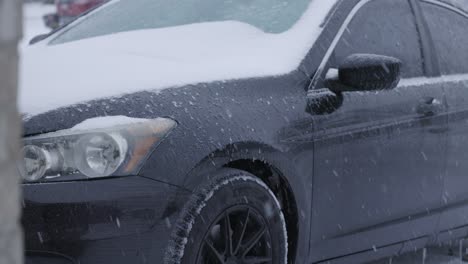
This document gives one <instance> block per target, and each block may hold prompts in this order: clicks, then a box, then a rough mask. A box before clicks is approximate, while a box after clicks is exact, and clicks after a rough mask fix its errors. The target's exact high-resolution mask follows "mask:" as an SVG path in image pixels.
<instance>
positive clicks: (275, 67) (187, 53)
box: [19, 0, 337, 116]
mask: <svg viewBox="0 0 468 264" xmlns="http://www.w3.org/2000/svg"><path fill="white" fill-rule="evenodd" d="M336 1H337V0H312V1H311V3H310V4H309V7H308V8H307V10H305V13H304V14H303V15H302V17H301V18H300V19H299V21H298V22H297V23H295V24H294V25H293V26H292V27H291V28H290V29H289V30H287V31H285V32H282V33H279V34H274V33H266V32H264V31H262V30H261V29H259V28H256V27H254V26H252V25H250V24H247V23H245V22H239V21H218V22H203V23H195V24H188V25H182V26H175V27H166V28H157V29H143V30H134V31H128V32H122V33H116V34H109V35H104V36H101V37H94V38H88V39H84V40H79V41H72V42H68V43H64V44H60V45H46V44H39V45H34V46H31V47H30V48H28V49H25V51H24V52H23V56H22V57H23V59H22V62H21V67H22V69H21V73H22V76H21V85H20V96H19V106H20V110H21V111H22V112H23V113H27V114H28V115H30V116H32V115H37V114H40V113H44V112H46V111H49V110H53V109H56V108H59V107H65V106H69V105H73V104H77V103H80V102H86V101H90V100H93V99H99V98H107V97H115V96H119V95H122V94H128V93H133V92H138V91H143V90H151V91H158V90H162V89H166V88H170V87H178V86H183V85H188V84H197V83H205V82H213V81H225V80H233V79H243V78H255V77H267V76H276V75H283V74H287V73H289V72H291V71H294V70H295V69H297V67H298V66H299V64H300V63H301V61H302V60H303V59H304V57H305V55H306V54H307V52H308V51H309V50H310V48H311V47H312V46H313V44H314V42H315V41H316V40H317V38H318V36H319V35H320V33H321V31H322V28H321V24H322V22H323V21H324V19H325V17H326V15H327V14H328V12H329V11H330V9H331V8H332V7H333V6H334V5H335V3H336ZM51 95H54V96H51Z"/></svg>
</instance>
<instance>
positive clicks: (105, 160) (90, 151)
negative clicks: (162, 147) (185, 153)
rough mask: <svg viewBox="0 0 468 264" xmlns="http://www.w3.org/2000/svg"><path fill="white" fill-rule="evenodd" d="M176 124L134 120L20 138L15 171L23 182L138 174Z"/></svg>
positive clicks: (164, 120) (173, 122) (161, 120)
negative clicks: (19, 156) (120, 123)
mask: <svg viewBox="0 0 468 264" xmlns="http://www.w3.org/2000/svg"><path fill="white" fill-rule="evenodd" d="M175 126H176V122H175V121H173V120H171V119H167V118H157V119H150V120H145V119H138V121H137V122H132V123H131V124H127V125H114V126H110V127H106V128H99V129H84V130H78V129H68V130H63V131H58V132H53V133H48V134H44V135H40V136H34V137H29V138H25V139H24V147H23V149H22V155H23V159H22V160H21V162H20V163H19V166H18V169H19V171H20V174H21V176H22V177H23V179H24V180H25V181H27V182H34V181H41V180H47V179H50V178H56V177H61V178H63V180H66V177H67V176H70V175H75V174H80V175H84V176H85V177H88V178H98V177H108V176H126V175H133V174H135V173H137V172H138V170H139V169H140V168H141V166H142V164H143V163H144V161H145V160H146V159H147V158H148V156H149V155H150V154H151V152H152V150H153V149H154V148H155V147H156V146H157V144H158V143H159V142H160V141H161V139H163V138H164V137H165V136H166V135H167V134H168V133H169V132H170V131H171V130H172V128H174V127H175Z"/></svg>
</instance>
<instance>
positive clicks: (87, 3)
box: [44, 0, 108, 29]
mask: <svg viewBox="0 0 468 264" xmlns="http://www.w3.org/2000/svg"><path fill="white" fill-rule="evenodd" d="M107 1H108V0H56V1H55V5H56V6H57V13H55V14H48V15H45V16H44V22H45V24H46V25H47V26H48V27H50V28H53V29H55V28H58V27H59V26H62V25H64V24H67V23H68V22H70V21H72V20H73V19H75V18H76V17H78V16H79V15H81V14H83V13H85V12H87V11H89V10H91V9H93V8H95V7H96V6H99V5H101V4H103V3H104V2H107Z"/></svg>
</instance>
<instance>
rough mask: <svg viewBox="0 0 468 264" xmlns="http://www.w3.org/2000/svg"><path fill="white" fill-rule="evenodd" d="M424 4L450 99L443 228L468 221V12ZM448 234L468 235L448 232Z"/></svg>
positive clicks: (441, 81)
mask: <svg viewBox="0 0 468 264" xmlns="http://www.w3.org/2000/svg"><path fill="white" fill-rule="evenodd" d="M421 8H422V11H423V14H424V17H425V19H426V21H427V25H428V27H429V30H430V32H431V37H432V40H433V43H434V46H435V49H436V52H437V54H438V57H439V58H438V60H439V64H440V71H441V74H442V75H441V77H436V78H432V79H431V82H432V83H434V84H437V85H439V86H440V87H444V89H445V92H446V95H447V102H448V112H449V115H448V122H449V123H448V147H447V160H448V163H447V177H446V180H445V184H444V195H443V202H444V207H445V209H446V210H445V212H444V213H443V214H442V218H441V221H440V227H439V228H440V229H441V231H447V230H451V229H456V228H460V227H463V226H465V227H466V226H467V225H468V31H467V29H468V13H465V12H463V11H462V10H460V9H457V8H455V7H454V6H451V5H448V4H446V3H443V2H440V1H432V0H431V1H421ZM445 235H446V236H466V235H467V231H466V230H465V231H464V232H462V234H459V233H458V232H446V233H445Z"/></svg>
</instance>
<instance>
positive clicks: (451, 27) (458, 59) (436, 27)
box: [422, 2, 468, 74]
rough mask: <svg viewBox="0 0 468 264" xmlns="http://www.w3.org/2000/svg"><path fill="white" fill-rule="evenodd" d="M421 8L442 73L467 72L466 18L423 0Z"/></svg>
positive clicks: (467, 23)
mask: <svg viewBox="0 0 468 264" xmlns="http://www.w3.org/2000/svg"><path fill="white" fill-rule="evenodd" d="M422 8H423V12H424V16H425V18H426V20H427V23H428V25H429V29H430V30H431V35H432V39H433V41H434V45H435V47H436V51H437V53H438V55H439V63H440V67H441V72H442V74H457V73H468V61H467V56H466V54H468V33H467V32H468V31H467V29H468V18H466V17H464V16H462V15H461V14H459V13H457V12H454V11H452V10H449V9H447V8H445V7H441V6H438V5H435V4H430V3H425V2H424V3H423V4H422ZM463 54H465V56H461V55H463Z"/></svg>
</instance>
